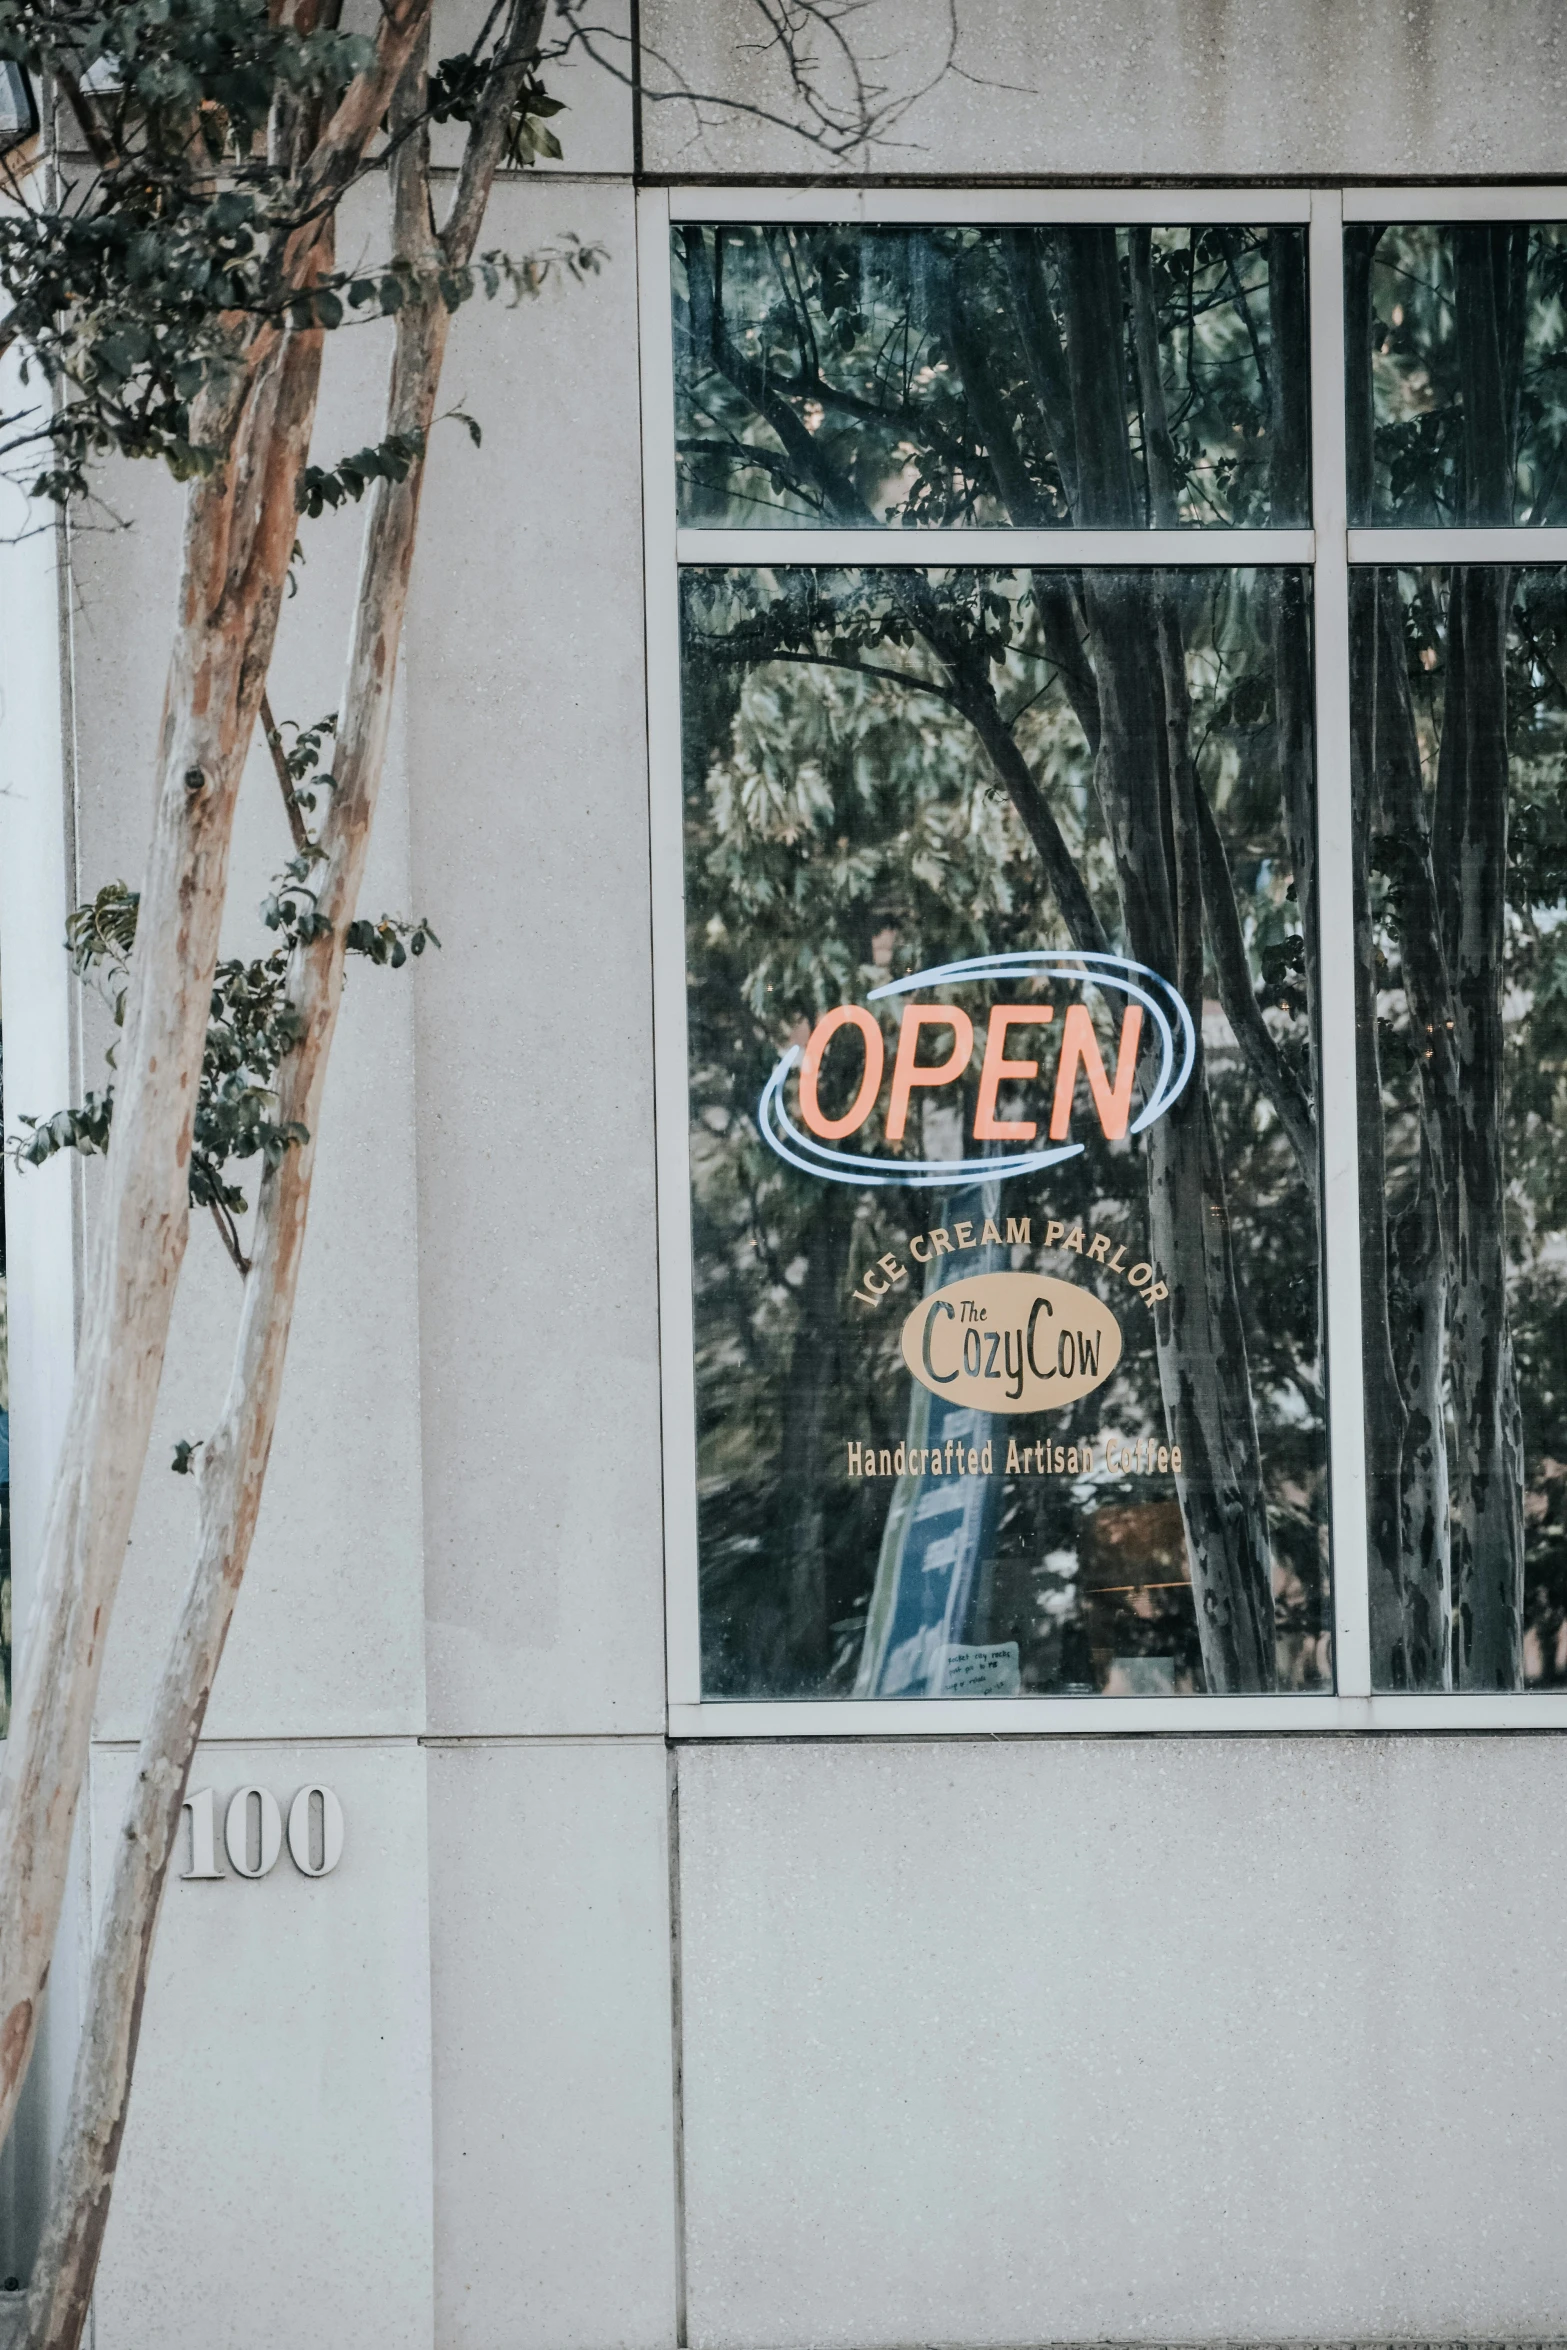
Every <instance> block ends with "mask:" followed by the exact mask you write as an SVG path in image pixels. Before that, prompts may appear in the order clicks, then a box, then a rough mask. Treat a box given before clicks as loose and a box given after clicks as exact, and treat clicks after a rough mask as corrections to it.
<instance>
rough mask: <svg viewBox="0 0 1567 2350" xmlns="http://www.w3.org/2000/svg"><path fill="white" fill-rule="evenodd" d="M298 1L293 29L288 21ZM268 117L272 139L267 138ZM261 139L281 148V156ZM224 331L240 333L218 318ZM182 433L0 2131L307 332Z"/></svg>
mask: <svg viewBox="0 0 1567 2350" xmlns="http://www.w3.org/2000/svg"><path fill="white" fill-rule="evenodd" d="M419 5H420V0H394V4H393V5H392V6H390V7H389V8H388V9H387V10H386V12H385V13H384V15H383V17H382V20H381V25H380V30H379V32H378V35H377V42H376V53H375V57H374V60H373V61H372V64H371V65H370V67H369V68H368V69H367V70H366V71H365V72H363V73H361V74H358V75H356V76H355V78H354V80H353V81H352V82H351V83H350V84H349V87H348V89H347V90H346V92H345V93H344V95H343V97H342V99H341V100H340V101H339V103H338V105H337V107H336V109H335V110H334V112H333V114H332V116H331V118H330V119H329V121H328V122H327V123H326V125H325V127H324V129H322V130H321V131H320V134H319V137H317V135H316V130H317V119H318V111H319V110H318V109H317V108H316V106H315V105H314V103H313V102H309V103H295V104H293V105H292V106H291V107H289V108H285V109H284V110H283V112H282V114H281V115H279V117H278V119H277V121H276V122H275V123H274V126H273V127H274V133H275V137H274V140H273V143H272V148H271V149H270V150H269V151H270V152H272V153H273V159H274V161H276V160H279V159H280V158H281V157H282V149H283V148H286V150H287V156H286V158H283V159H286V160H290V161H296V162H297V163H298V164H300V165H302V167H303V169H302V173H301V179H300V191H301V196H302V199H303V200H302V201H301V203H300V206H299V222H300V225H299V226H298V228H297V229H295V230H294V232H293V233H292V235H291V237H290V238H289V241H288V245H287V248H286V251H285V253H284V255H283V257H282V261H281V265H280V276H279V283H278V288H277V290H278V291H279V293H280V294H283V295H289V294H294V293H299V292H305V293H308V292H309V290H310V289H311V288H312V287H313V286H314V285H315V284H316V283H317V282H318V281H319V279H320V277H321V276H322V274H323V273H324V272H326V271H327V270H329V269H330V266H331V262H332V254H333V219H334V212H333V207H334V205H335V203H336V201H337V199H338V197H339V196H340V195H341V192H342V190H343V188H344V186H345V185H346V183H347V181H348V179H349V178H350V177H351V176H352V173H353V171H354V169H355V168H356V166H357V163H358V161H359V159H360V157H361V156H362V155H363V152H364V148H365V144H366V142H367V141H368V140H369V138H370V137H371V136H372V135H373V133H374V132H375V130H376V128H377V126H378V124H379V123H380V121H381V119H382V116H383V115H384V113H385V109H386V105H387V102H388V100H389V98H390V96H391V93H392V90H393V88H394V86H395V84H396V82H397V80H398V79H399V77H400V76H401V73H402V70H403V66H404V64H405V62H406V59H407V55H408V49H409V45H410V43H411V41H412V38H413V32H414V23H415V11H416V9H417V8H418V6H419ZM313 16H314V10H313V9H312V8H311V7H310V6H308V5H306V6H302V7H301V9H300V11H299V21H300V22H301V24H303V25H308V23H309V21H311V20H312V19H313ZM284 117H286V120H285V119H284ZM280 143H281V144H280ZM233 323H234V325H235V331H236V335H238V334H239V333H240V330H241V328H242V327H243V325H244V322H243V321H235V322H233ZM238 351H239V356H238V357H237V359H236V363H235V367H234V370H233V373H232V376H231V378H230V379H229V381H228V382H227V383H226V384H225V385H224V386H223V387H222V388H221V389H220V390H218V391H216V392H214V393H213V394H211V395H210V396H207V397H205V399H204V401H203V403H202V404H201V405H199V406H198V411H197V418H196V422H195V425H194V427H193V438H194V439H195V440H196V441H197V442H198V443H199V444H201V445H203V446H206V447H209V448H211V449H213V450H215V451H219V452H221V453H222V454H221V462H220V465H219V468H218V470H217V471H216V472H215V473H214V474H212V475H211V476H209V477H208V478H207V479H205V480H204V481H202V482H201V483H200V484H199V485H198V486H197V487H196V488H194V489H193V490H192V492H191V494H190V497H189V499H188V501H187V505H186V515H185V534H184V542H183V547H182V550H181V573H180V593H179V604H178V609H177V614H176V621H175V636H174V648H173V654H172V658H171V661H170V666H169V676H168V681H167V684H166V687H165V692H164V704H163V716H162V721H161V725H160V730H159V744H158V760H157V777H158V780H157V809H156V816H155V820H154V828H153V839H152V847H151V852H150V855H149V858H148V864H147V872H146V877H145V881H144V885H143V888H142V892H141V903H140V909H139V917H138V923H137V938H136V947H135V951H134V953H133V956H132V959H131V974H130V989H129V995H128V998H127V1005H126V1020H125V1035H124V1039H123V1042H122V1044H121V1046H120V1052H119V1061H118V1068H117V1074H116V1086H115V1116H114V1134H113V1142H112V1145H111V1148H110V1151H109V1154H108V1160H107V1166H106V1171H105V1177H104V1186H103V1195H102V1198H101V1199H100V1202H99V1207H98V1217H97V1224H96V1232H95V1238H94V1242H93V1248H92V1255H91V1259H90V1266H89V1276H88V1282H87V1311H86V1316H85V1321H84V1327H83V1332H82V1340H81V1347H80V1351H79V1354H78V1358H77V1369H76V1379H75V1384H74V1388H73V1391H72V1398H71V1409H70V1414H69V1417H68V1419H67V1424H66V1430H65V1437H64V1442H63V1444H62V1447H61V1457H60V1464H59V1467H58V1469H57V1471H56V1477H55V1487H54V1493H53V1497H52V1500H51V1504H50V1510H49V1517H48V1521H47V1524H46V1527H45V1533H44V1545H43V1556H42V1559H41V1561H40V1569H39V1581H38V1594H37V1599H36V1602H35V1606H34V1611H33V1616H32V1619H31V1622H30V1624H29V1626H28V1627H27V1633H26V1638H25V1646H24V1652H23V1668H22V1674H21V1679H20V1684H19V1687H18V1689H17V1692H16V1702H15V1704H14V1707H13V1710H12V1715H11V1724H10V1735H9V1736H8V1738H7V1739H6V1741H5V1755H4V1760H3V1763H0V1851H3V1852H4V1854H5V1861H6V1868H7V1871H8V1879H7V1884H6V1898H5V1901H4V1902H3V1904H0V2136H3V2135H4V2133H5V2132H6V2131H8V2130H9V2128H10V2124H11V2119H12V2116H13V2114H14V2112H15V2108H16V2098H17V2093H18V2091H19V2089H20V2086H21V2081H22V2076H23V2074H24V2072H25V2070H26V2065H27V2059H28V2056H29V2054H30V2051H31V2048H32V2043H33V2038H34V2034H35V2032H36V2029H37V2021H38V2006H39V1999H40V1996H41V1994H42V1991H43V1987H44V1984H45V1982H46V1980H47V1978H48V1973H49V1962H50V1957H51V1954H52V1951H53V1947H54V1937H55V1931H56V1927H57V1925H58V1921H59V1914H60V1905H61V1901H62V1898H63V1895H64V1889H65V1878H66V1870H67V1867H68V1865H69V1856H70V1845H71V1832H72V1828H73V1825H74V1822H75V1816H76V1805H77V1800H78V1797H79V1795H80V1792H81V1781H82V1773H83V1770H84V1768H85V1764H86V1755H87V1741H88V1737H89V1735H90V1731H91V1723H92V1710H93V1703H94V1700H95V1697H96V1694H97V1687H98V1678H99V1674H100V1671H101V1669H102V1661H103V1644H104V1641H105V1639H106V1637H107V1634H108V1629H109V1617H110V1613H111V1610H112V1607H113V1603H114V1596H115V1592H116V1589H117V1587H118V1584H119V1577H120V1570H121V1567H122V1564H123V1561H124V1556H125V1545H126V1541H127V1539H128V1537H129V1533H130V1524H131V1517H132V1514H133V1512H134V1509H135V1504H136V1494H137V1489H138V1487H139V1485H140V1481H141V1471H142V1465H143V1462H144V1460H145V1457H146V1451H147V1443H148V1438H149V1436H150V1433H151V1425H152V1414H153V1409H154V1406H155V1404H156V1400H157V1392H158V1382H159V1376H160V1373H161V1371H162V1366H163V1355H164V1349H165V1346H166V1344H167V1339H168V1329H169V1317H170V1314H171V1312H172V1309H173V1300H174V1289H175V1284H176V1282H177V1280H178V1276H179V1269H180V1265H181V1262H182V1260H183V1257H184V1252H185V1241H186V1236H187V1233H188V1230H189V1220H190V1210H189V1187H188V1169H189V1160H190V1147H191V1132H192V1126H193V1121H194V1113H195V1102H196V1095H197V1088H198V1081H199V1076H200V1070H201V1062H202V1054H203V1051H204V1048H205V1044H206V1033H207V1019H208V1012H209V1004H210V997H211V988H212V974H213V968H214V965H215V963H216V960H217V948H218V933H219V926H220V923H221V918H222V912H223V901H224V895H225V891H226V886H227V875H228V852H229V841H230V836H231V832H232V828H233V816H234V801H235V796H236V794H237V792H238V789H239V779H240V774H241V771H242V769H243V767H244V763H245V755H246V752H247V750H248V748H249V743H250V737H251V733H252V731H253V729H254V726H255V721H256V713H257V708H258V706H259V703H260V700H261V694H262V691H263V688H264V686H265V683H266V675H267V668H268V665H269V663H270V661H271V658H272V646H273V640H274V637H275V635H276V629H277V616H278V610H279V607H280V605H281V603H282V599H283V592H284V585H285V582H286V579H287V576H288V566H289V560H290V557H291V555H292V552H293V548H294V538H295V530H296V526H297V516H296V512H295V506H294V491H295V486H296V484H297V482H298V479H299V475H300V471H301V469H302V467H303V465H304V461H305V457H306V455H307V453H308V450H309V445H310V428H311V424H312V422H313V419H314V414H315V403H316V391H317V386H318V383H319V379H320V367H321V334H320V330H319V329H318V328H315V327H310V328H308V329H307V328H301V327H298V326H288V327H285V328H279V327H278V326H276V325H275V324H269V323H267V322H265V321H262V322H259V323H254V322H253V323H252V324H251V326H250V329H249V340H248V342H241V343H240V344H239V346H238Z"/></svg>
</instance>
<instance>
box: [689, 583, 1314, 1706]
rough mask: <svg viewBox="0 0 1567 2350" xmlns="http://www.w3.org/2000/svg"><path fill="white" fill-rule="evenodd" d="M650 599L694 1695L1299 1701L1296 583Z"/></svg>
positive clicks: (1305, 1526)
mask: <svg viewBox="0 0 1567 2350" xmlns="http://www.w3.org/2000/svg"><path fill="white" fill-rule="evenodd" d="M682 612H683V624H684V641H685V670H684V687H683V692H684V710H685V739H686V833H685V842H686V849H685V873H686V915H687V925H688V944H687V953H688V968H689V974H690V1001H689V1037H690V1054H691V1119H692V1124H691V1173H692V1213H693V1245H694V1259H695V1351H696V1380H697V1430H698V1434H697V1445H698V1494H699V1513H700V1515H699V1529H700V1532H699V1539H700V1549H701V1590H702V1630H703V1687H704V1692H705V1693H706V1694H708V1695H710V1696H714V1697H730V1698H734V1697H759V1696H760V1697H799V1696H824V1697H831V1696H838V1697H849V1696H861V1697H940V1696H951V1695H970V1694H971V1695H1002V1696H1015V1695H1017V1694H1020V1693H1027V1692H1042V1693H1053V1694H1057V1695H1068V1694H1090V1693H1093V1692H1097V1691H1103V1692H1106V1693H1110V1694H1117V1695H1132V1696H1155V1695H1171V1696H1178V1695H1183V1694H1197V1693H1201V1692H1210V1693H1213V1692H1242V1691H1263V1690H1271V1689H1279V1690H1305V1689H1320V1688H1326V1687H1331V1673H1332V1667H1331V1656H1330V1639H1329V1631H1328V1624H1329V1615H1328V1606H1327V1599H1328V1554H1327V1538H1326V1516H1327V1512H1326V1479H1325V1469H1326V1449H1325V1424H1324V1399H1323V1380H1322V1371H1321V1363H1320V1356H1319V1314H1320V1268H1319V1252H1318V1244H1317V1149H1316V1136H1315V1120H1314V1107H1313V1104H1314V1091H1315V1078H1314V1065H1315V1054H1314V1049H1313V1041H1312V1040H1313V1013H1312V1005H1313V997H1314V969H1313V966H1314V962H1315V955H1314V950H1313V949H1312V948H1310V947H1309V946H1308V940H1309V939H1311V938H1312V937H1313V936H1314V931H1313V922H1312V909H1311V903H1310V896H1311V874H1312V871H1313V869H1314V868H1313V857H1312V851H1311V846H1310V843H1311V841H1312V837H1313V833H1314V827H1315V810H1314V798H1313V779H1312V765H1311V756H1310V737H1309V725H1308V719H1307V712H1308V710H1309V703H1310V677H1309V639H1308V630H1307V624H1306V613H1307V592H1306V583H1305V582H1304V580H1303V579H1302V577H1301V576H1300V575H1299V574H1298V573H1293V572H1271V573H1270V572H1246V571H1230V570H1225V569H1221V568H1217V567H1216V568H1214V569H1211V570H1207V571H1204V572H1187V573H1182V572H1163V571H1141V572H1125V571H1122V572H1102V571H1101V572H1094V573H1087V574H1085V573H1074V572H1066V571H1045V570H1038V569H1035V570H1023V571H1012V572H981V571H968V570H957V571H944V572H932V571H924V570H899V571H891V570H874V569H865V570H858V571H850V572H833V571H818V570H810V569H787V570H782V571H776V572H775V571H758V572H739V571H734V570H726V571H710V570H688V571H687V572H686V573H685V575H684V593H683V598H682ZM1150 653H1152V657H1151V658H1150ZM1177 829H1178V830H1179V836H1180V837H1179V845H1178V844H1177V839H1176V832H1177ZM1205 939H1206V943H1204V941H1205ZM1177 974H1180V975H1182V977H1183V980H1184V986H1183V987H1178V986H1176V985H1173V984H1166V985H1165V986H1162V987H1161V985H1160V984H1159V982H1160V980H1161V979H1170V980H1173V979H1174V977H1175V975H1177ZM1183 996H1184V999H1185V1000H1186V1001H1189V1002H1190V1004H1191V1005H1192V1006H1193V1007H1194V1008H1195V1011H1196V1017H1195V1019H1193V1020H1192V1021H1191V1022H1189V1023H1187V1024H1186V1025H1185V1028H1184V1030H1183V1025H1182V1022H1181V1018H1180V1012H1181V1009H1182V998H1183ZM802 1050H803V1054H804V1058H803V1060H802ZM1165 1103H1167V1106H1162V1105H1163V1104H1165ZM1058 1396H1060V1397H1063V1398H1064V1399H1065V1400H1063V1401H1062V1402H1059V1403H1058V1402H1057V1401H1056V1398H1057V1397H1058Z"/></svg>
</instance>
